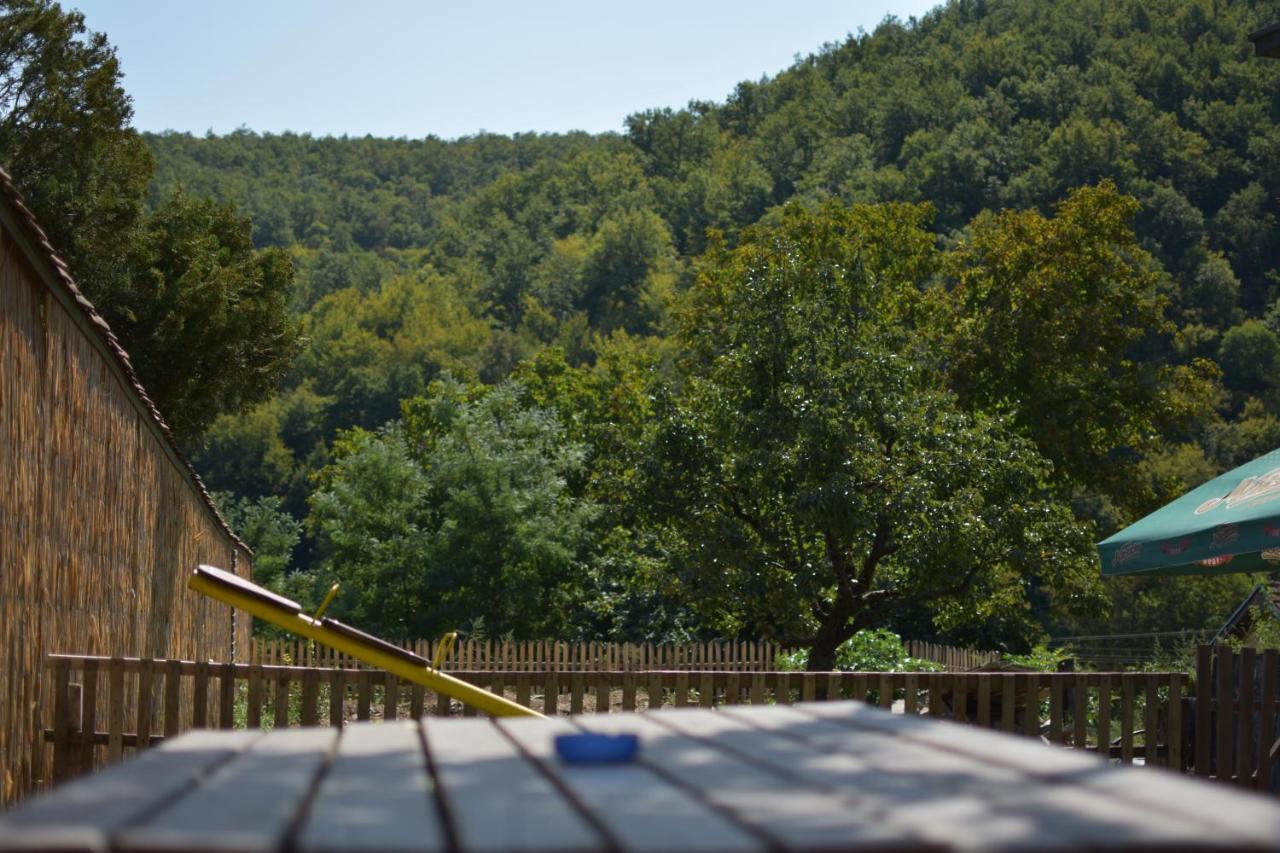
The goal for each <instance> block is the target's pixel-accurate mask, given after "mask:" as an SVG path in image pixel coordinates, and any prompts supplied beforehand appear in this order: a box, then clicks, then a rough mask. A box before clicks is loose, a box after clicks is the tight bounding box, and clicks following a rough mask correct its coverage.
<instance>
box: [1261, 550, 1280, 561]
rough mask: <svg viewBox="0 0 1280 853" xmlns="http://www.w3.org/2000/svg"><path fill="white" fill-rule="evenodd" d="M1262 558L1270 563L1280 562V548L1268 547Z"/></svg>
mask: <svg viewBox="0 0 1280 853" xmlns="http://www.w3.org/2000/svg"><path fill="white" fill-rule="evenodd" d="M1262 559H1264V560H1266V561H1267V562H1268V563H1280V548H1268V549H1267V550H1265V551H1263V552H1262Z"/></svg>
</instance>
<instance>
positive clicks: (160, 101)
mask: <svg viewBox="0 0 1280 853" xmlns="http://www.w3.org/2000/svg"><path fill="white" fill-rule="evenodd" d="M937 2H938V0H894V1H893V2H854V0H845V1H844V2H835V0H790V2H786V3H783V2H778V0H774V2H761V0H683V2H673V0H631V2H619V1H618V0H594V2H584V0H538V2H530V0H524V2H512V0H488V2H483V3H482V2H457V0H455V1H454V2H448V3H445V2H434V0H431V1H430V2H429V0H416V1H415V0H365V2H359V0H305V2H304V0H216V2H197V0H79V2H77V0H64V4H65V5H67V6H72V7H74V8H77V9H79V10H80V11H81V12H83V13H84V16H85V22H86V24H87V26H88V27H89V28H91V29H93V30H96V31H99V32H105V33H106V34H107V37H108V39H109V40H110V41H111V43H112V44H113V45H115V47H116V50H117V54H118V56H119V58H120V64H121V68H122V70H123V72H124V75H125V76H124V88H125V90H126V91H127V92H128V93H129V94H130V95H131V96H132V98H133V107H134V121H133V124H134V126H135V127H137V128H138V129H140V130H150V131H164V130H179V131H189V132H191V133H196V134H204V133H205V132H206V131H209V130H212V131H213V132H214V133H227V132H230V131H233V130H235V129H237V128H239V127H248V128H250V129H252V130H256V131H260V132H265V131H274V132H279V131H285V130H292V131H295V132H298V133H302V132H309V133H311V134H314V135H342V134H347V135H352V136H363V135H365V134H371V135H373V136H406V137H410V138H418V137H423V136H426V135H429V134H430V135H435V136H438V137H442V138H445V139H452V138H456V137H459V136H466V135H470V134H474V133H477V132H479V131H481V130H484V131H489V132H492V133H516V132H524V131H537V132H554V131H567V130H586V131H590V132H593V133H597V132H601V131H618V130H622V129H623V121H624V119H625V118H626V116H627V115H628V114H630V113H633V112H637V111H640V110H643V109H648V108H658V107H672V108H679V107H682V106H684V105H686V104H687V103H688V102H689V101H690V100H714V101H723V100H724V98H725V97H726V96H727V95H728V94H729V93H730V92H732V91H733V88H734V86H735V85H736V84H737V83H738V82H739V81H742V80H758V79H760V77H761V76H764V75H772V74H775V73H777V72H778V71H781V70H782V69H784V68H786V67H787V66H788V65H790V64H791V63H792V61H793V60H794V58H795V56H796V55H797V54H801V55H803V54H808V53H811V52H813V51H815V50H817V49H818V48H819V47H821V46H822V45H823V44H824V43H827V42H839V41H842V40H843V39H844V38H845V37H847V36H848V35H849V34H853V33H856V32H857V31H858V30H859V28H862V29H865V30H867V31H871V30H873V29H875V27H876V25H877V24H878V23H879V22H880V21H882V20H883V19H884V17H885V16H886V15H891V14H892V15H896V16H897V17H899V18H900V19H902V20H904V21H905V20H906V19H908V18H910V17H912V16H919V15H921V14H923V13H924V12H926V11H928V10H929V9H930V8H931V7H933V6H934V5H936V4H937Z"/></svg>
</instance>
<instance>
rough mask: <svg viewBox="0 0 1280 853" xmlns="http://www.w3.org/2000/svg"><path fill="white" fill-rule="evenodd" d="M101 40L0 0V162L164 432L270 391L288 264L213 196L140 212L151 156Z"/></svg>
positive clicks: (282, 332)
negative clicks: (134, 374)
mask: <svg viewBox="0 0 1280 853" xmlns="http://www.w3.org/2000/svg"><path fill="white" fill-rule="evenodd" d="M120 77H121V72H120V68H119V64H118V62H117V60H116V56H115V51H114V50H113V49H112V48H111V46H110V45H109V44H108V43H107V40H106V37H105V36H104V35H102V34H101V33H92V32H89V31H87V30H86V29H85V26H84V17H83V15H81V14H80V13H79V12H76V11H70V12H63V10H62V9H61V8H60V7H59V6H58V5H57V4H56V3H53V2H51V1H50V0H12V2H8V3H6V4H5V5H4V6H3V8H2V9H0V161H3V163H4V164H5V165H6V166H7V168H8V169H10V170H12V174H13V177H14V181H15V183H16V184H17V186H18V188H19V189H20V190H21V191H22V192H23V193H24V195H25V197H26V199H27V201H28V203H29V205H30V207H31V209H32V210H33V211H34V212H35V214H36V216H37V218H38V219H39V220H40V222H41V224H42V226H43V227H44V228H45V229H46V230H47V232H48V234H49V239H50V242H51V244H52V245H53V247H54V248H55V249H56V250H57V251H58V252H60V253H61V254H62V255H63V256H64V258H65V260H66V261H67V262H68V264H69V265H70V269H71V271H72V274H73V275H74V276H75V277H76V279H77V282H78V283H79V285H80V287H81V288H82V289H83V290H84V292H85V294H86V296H88V298H89V300H90V301H91V302H93V303H94V304H95V306H96V307H97V309H98V310H99V311H100V312H101V313H102V315H103V316H104V317H105V318H106V319H107V321H108V323H110V325H111V327H112V330H113V331H114V332H115V333H116V334H117V336H118V337H119V338H120V341H121V343H122V344H123V345H124V347H125V349H126V350H127V351H128V352H129V353H130V355H131V357H132V361H133V365H134V367H135V368H136V369H137V371H138V374H139V376H140V378H141V379H142V381H143V384H144V385H145V386H146V388H147V390H148V392H149V393H150V395H151V397H152V399H153V400H155V401H156V403H157V404H158V406H159V408H160V410H161V412H162V413H163V414H164V415H165V417H166V420H168V422H169V424H170V426H172V427H173V428H174V431H175V433H176V434H177V436H178V437H179V439H181V440H184V441H187V440H191V439H193V438H195V437H197V436H198V435H199V434H200V432H201V431H203V429H204V428H205V427H206V426H207V425H208V424H209V422H211V421H212V420H213V419H214V418H215V417H216V416H217V415H218V414H219V413H220V412H231V413H238V412H241V411H243V410H244V409H245V408H247V407H248V406H250V405H252V404H254V403H257V402H260V401H262V400H265V399H267V398H268V397H270V396H271V394H272V393H273V392H274V391H275V389H276V385H277V383H278V381H279V380H280V378H281V376H282V374H283V372H284V369H285V367H286V365H287V363H288V360H289V358H290V357H291V356H292V355H293V353H294V350H295V348H296V344H297V338H296V331H295V326H296V324H295V323H293V322H292V321H291V320H290V318H289V317H288V315H287V312H286V303H287V297H288V289H289V287H290V284H291V279H292V264H291V262H290V260H289V258H288V256H287V255H286V254H285V253H283V252H281V251H269V252H262V253H257V252H255V251H254V248H253V244H252V242H251V240H250V226H249V223H248V221H247V220H245V219H244V218H242V217H240V216H239V215H238V214H236V213H235V211H234V210H233V209H232V208H230V207H229V206H227V205H226V204H215V203H213V202H211V201H209V200H203V199H191V198H187V197H185V196H183V195H182V194H181V193H180V192H173V193H169V194H166V195H165V196H163V197H162V198H160V199H158V200H157V204H156V205H155V209H154V210H153V211H152V212H151V213H150V214H146V213H144V201H145V200H146V197H147V190H148V183H149V182H150V180H151V177H152V171H153V163H152V157H151V154H150V152H149V151H148V149H147V146H146V143H145V142H144V141H143V140H142V138H141V137H140V136H139V135H138V134H137V133H136V132H135V131H134V130H133V129H132V128H130V127H129V126H128V125H129V119H130V117H131V115H132V108H131V106H130V103H129V98H128V96H127V95H126V94H125V92H124V90H123V89H122V88H121V86H120Z"/></svg>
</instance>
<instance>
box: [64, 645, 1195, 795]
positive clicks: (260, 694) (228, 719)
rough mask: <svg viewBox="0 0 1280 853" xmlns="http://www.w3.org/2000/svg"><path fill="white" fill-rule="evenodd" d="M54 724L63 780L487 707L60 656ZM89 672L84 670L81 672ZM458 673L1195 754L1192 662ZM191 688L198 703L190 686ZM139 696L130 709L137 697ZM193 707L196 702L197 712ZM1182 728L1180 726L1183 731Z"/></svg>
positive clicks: (390, 684) (187, 667)
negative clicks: (1089, 669)
mask: <svg viewBox="0 0 1280 853" xmlns="http://www.w3.org/2000/svg"><path fill="white" fill-rule="evenodd" d="M49 665H50V667H51V668H52V670H53V674H54V687H55V695H56V702H55V706H54V718H53V720H52V722H51V725H49V727H48V728H46V729H45V731H44V738H45V740H46V741H47V742H49V743H50V744H52V750H53V760H52V767H53V773H54V775H53V779H54V780H55V781H57V780H61V779H64V778H69V777H71V776H74V775H76V774H77V773H78V772H81V771H83V770H86V769H90V768H94V767H99V766H102V765H104V764H107V763H111V762H114V761H117V760H119V759H120V758H121V757H122V756H124V755H126V754H129V753H131V752H133V751H136V750H139V749H145V748H147V747H148V746H151V745H154V744H156V743H158V742H160V741H162V740H163V739H164V738H165V737H170V736H172V735H175V734H178V733H180V732H182V731H186V730H187V729H190V728H204V727H210V728H242V727H248V728H257V727H260V726H266V727H270V726H279V725H304V726H306V725H343V724H344V723H345V722H347V721H349V720H369V719H395V718H397V717H401V716H412V717H419V716H428V715H459V714H462V715H466V714H472V713H474V712H473V711H471V709H469V708H463V707H462V706H461V705H459V703H457V702H453V701H450V700H449V699H448V698H447V697H443V696H439V695H437V694H434V693H432V692H431V691H429V690H425V689H424V688H422V687H420V686H418V685H413V684H405V683H402V682H400V681H399V680H398V679H397V678H396V677H395V676H393V675H390V674H388V673H385V672H382V671H379V670H371V669H347V668H341V667H335V668H323V667H298V666H281V665H270V664H217V663H197V662H193V661H178V660H152V659H138V658H104V657H86V656H75V655H52V656H50V659H49ZM73 674H75V675H76V676H77V677H78V679H79V680H78V681H77V680H76V679H75V678H73ZM453 675H455V676H457V677H458V678H462V679H463V680H466V681H468V682H470V683H472V684H476V685H479V686H482V687H485V688H488V689H490V690H493V691H495V692H496V691H498V690H501V691H503V693H504V694H505V695H507V696H508V697H509V698H511V699H514V700H515V701H517V702H521V703H523V704H527V705H529V706H530V707H532V708H534V709H536V710H538V711H541V712H543V713H546V714H565V713H572V714H577V713H592V712H605V711H657V710H659V709H661V708H671V707H684V706H701V707H712V706H715V705H722V704H740V703H751V704H760V703H772V702H776V703H782V704H789V703H792V702H796V701H806V702H807V701H817V700H823V699H826V700H834V699H858V700H861V701H865V702H871V703H873V704H878V705H880V706H882V707H885V708H889V709H893V710H895V711H897V712H899V713H908V714H929V715H931V716H934V717H941V718H946V719H952V720H956V721H959V722H965V723H969V724H972V725H978V726H984V727H988V728H993V729H1000V730H1004V731H1008V732H1012V733H1016V734H1021V735H1024V736H1027V737H1034V738H1038V739H1043V740H1045V741H1047V742H1049V743H1053V744H1059V745H1062V746H1070V747H1074V748H1077V749H1086V750H1090V751H1092V752H1095V753H1097V752H1102V753H1103V754H1105V755H1107V756H1109V757H1111V758H1115V759H1118V760H1120V761H1122V762H1125V763H1129V762H1134V761H1142V762H1144V763H1147V764H1167V765H1170V766H1173V767H1176V768H1182V767H1183V766H1184V763H1185V753H1184V750H1183V738H1182V737H1180V736H1177V735H1178V734H1179V733H1181V732H1182V731H1183V718H1182V702H1181V697H1182V691H1183V684H1184V679H1185V677H1184V676H1183V675H1182V674H1181V673H1143V674H1135V673H1013V674H1006V673H947V672H941V673H901V672H897V673H880V672H831V673H809V672H804V673H802V672H747V673H742V672H735V671H725V670H651V671H647V672H638V671H634V670H594V671H572V672H562V671H558V670H547V671H544V672H528V671H502V670H483V671H482V670H472V671H455V672H453ZM185 691H190V695H191V696H192V701H191V702H190V703H189V704H187V705H185V706H184V704H183V703H180V702H179V701H178V698H177V697H179V696H180V695H183V694H184V692H185ZM129 706H132V707H133V708H136V715H134V716H135V718H134V719H132V720H129V721H128V722H126V713H125V708H126V707H129ZM183 707H189V708H190V709H191V711H190V714H191V716H190V717H186V716H184V712H183V710H182V709H183ZM1171 732H1172V733H1175V736H1173V737H1170V733H1171Z"/></svg>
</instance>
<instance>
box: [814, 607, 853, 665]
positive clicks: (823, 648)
mask: <svg viewBox="0 0 1280 853" xmlns="http://www.w3.org/2000/svg"><path fill="white" fill-rule="evenodd" d="M837 609H840V608H837ZM847 623H848V619H847V618H844V617H843V613H841V614H840V615H836V614H832V616H829V617H828V618H827V619H826V620H824V621H823V624H822V626H821V627H819V628H818V633H817V635H816V636H814V638H813V648H811V649H810V650H809V664H808V666H806V667H805V669H807V670H808V671H809V672H830V671H832V670H833V669H835V668H836V649H838V648H839V647H840V644H841V643H843V642H844V641H845V640H847V639H849V637H848V633H849V632H848V630H847V629H846V627H845V626H846V625H847Z"/></svg>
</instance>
